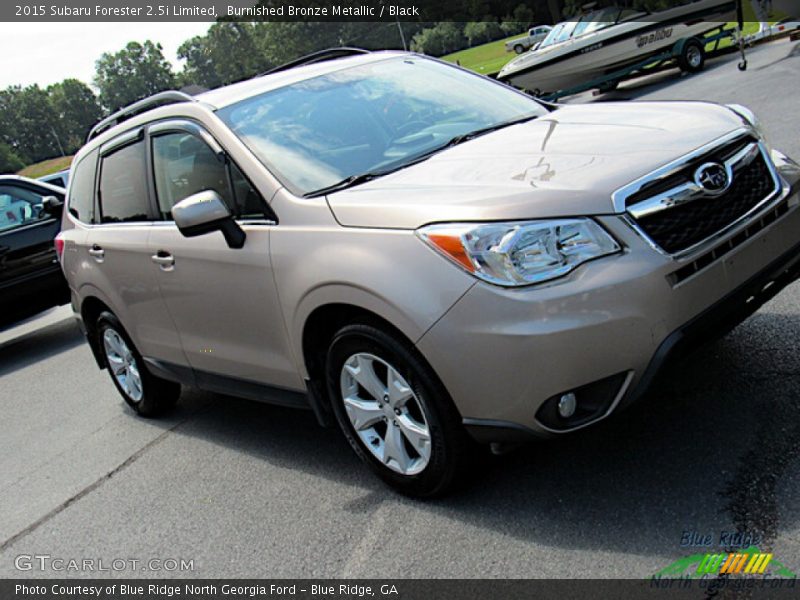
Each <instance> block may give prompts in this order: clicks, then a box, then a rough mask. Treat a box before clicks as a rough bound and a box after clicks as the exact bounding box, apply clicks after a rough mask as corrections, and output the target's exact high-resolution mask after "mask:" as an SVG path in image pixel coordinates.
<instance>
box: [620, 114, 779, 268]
mask: <svg viewBox="0 0 800 600" xmlns="http://www.w3.org/2000/svg"><path fill="white" fill-rule="evenodd" d="M746 137H752V138H755V137H756V135H755V133H754V132H753V131H752V130H751V129H749V128H747V129H739V130H737V131H734V132H732V133H730V134H728V135H726V136H723V137H722V138H719V139H717V140H715V141H714V142H712V143H711V144H707V145H706V146H703V147H702V148H699V149H697V150H695V151H694V152H692V153H690V154H687V155H686V156H684V157H682V158H680V159H678V160H676V161H673V162H672V163H669V164H668V165H665V166H664V167H661V168H660V169H657V170H656V171H654V172H653V173H651V174H649V175H647V176H645V177H643V178H641V179H638V180H636V181H635V182H633V183H631V184H629V185H627V186H625V187H623V188H621V189H620V190H618V191H617V192H615V193H614V195H613V201H614V206H615V208H617V209H621V210H620V211H619V212H623V214H622V215H621V217H622V220H623V222H624V223H625V224H626V225H628V226H629V227H630V228H631V229H632V230H633V231H634V232H635V233H636V234H637V235H638V236H639V237H641V238H642V239H644V240H645V241H646V242H647V243H648V245H650V246H651V247H652V248H653V249H655V250H656V251H658V252H659V253H661V254H663V255H664V256H668V257H670V258H673V259H676V260H677V259H682V258H687V257H689V256H691V255H693V254H696V253H699V252H702V251H705V250H707V249H709V248H710V247H712V246H714V245H715V244H717V243H719V242H720V241H722V240H723V239H724V238H725V237H726V236H729V235H733V234H735V233H736V232H737V231H738V230H739V229H741V228H742V227H743V226H745V225H746V224H747V223H748V222H749V221H750V220H751V219H752V218H754V217H755V216H756V215H758V214H760V213H761V212H763V211H765V210H766V209H767V208H768V205H771V204H774V201H776V197H777V199H779V198H780V195H781V190H782V189H783V184H782V180H781V178H780V176H779V174H778V172H777V170H776V168H775V165H774V163H773V161H772V158H771V156H770V153H769V150H768V149H767V147H766V146H765V145H764V143H763V142H761V141H758V142H753V143H751V144H748V145H747V146H746V147H745V148H743V149H742V150H740V151H738V152H737V153H736V154H735V155H734V156H733V157H731V158H729V159H728V160H727V161H725V165H726V168H727V167H728V166H729V165H730V166H731V168H739V169H741V168H743V167H746V166H748V165H749V164H750V163H751V162H752V161H753V159H755V158H756V157H759V156H760V157H761V158H762V160H763V161H764V163H765V165H766V167H767V170H768V172H769V174H770V177H771V180H772V183H773V186H772V188H771V191H770V192H769V193H768V194H766V196H765V197H764V198H762V199H761V200H760V201H758V203H757V204H755V205H754V206H753V207H752V208H751V209H750V210H749V211H747V212H746V213H745V214H743V215H741V216H740V217H738V218H737V219H736V220H734V221H733V222H731V223H729V224H728V225H726V226H724V227H722V228H721V229H719V230H718V231H716V232H714V233H713V234H711V235H710V236H708V237H707V238H705V239H703V240H700V241H699V242H697V243H695V244H693V245H691V246H689V247H687V248H683V249H681V250H678V251H675V252H668V251H666V250H664V249H663V248H661V247H660V246H659V245H658V244H657V243H656V242H655V241H654V240H653V239H652V238H651V237H650V236H649V235H648V234H647V233H646V232H645V231H644V230H643V229H642V227H641V226H640V225H639V224H638V223H637V221H636V215H638V216H639V217H640V218H641V217H644V216H647V215H653V214H655V213H657V212H660V211H662V210H667V209H669V208H674V207H675V206H679V205H683V204H685V203H686V202H689V201H694V200H697V201H700V202H702V199H703V197H702V196H695V197H691V195H690V194H688V193H686V192H685V190H684V188H688V187H690V186H692V183H691V182H690V183H687V184H686V185H681V186H678V187H676V188H673V189H671V190H668V191H667V192H664V193H660V194H657V195H655V196H654V197H653V198H648V199H646V200H643V201H640V202H637V203H636V204H635V205H634V206H633V207H627V210H626V202H627V200H628V198H630V197H631V196H633V195H635V194H637V193H640V192H641V190H642V189H643V188H645V187H646V186H648V185H650V184H653V183H654V182H658V181H663V180H666V179H667V178H669V177H672V176H675V175H677V174H679V173H680V172H681V171H682V170H684V169H685V168H686V167H687V166H688V165H689V164H691V163H692V162H693V161H696V160H697V159H698V158H700V157H702V156H703V155H706V154H709V153H713V152H714V151H715V150H716V149H721V148H722V147H724V146H726V145H728V144H731V143H733V142H735V141H736V140H738V139H740V138H742V139H744V138H746ZM729 174H730V173H729ZM675 190H683V191H684V194H686V195H685V196H684V195H681V196H680V197H679V198H678V201H677V202H675V201H665V199H664V198H663V197H664V196H666V195H668V194H672V193H674V192H675ZM706 197H708V196H706ZM632 209H633V210H632ZM634 211H636V215H634Z"/></svg>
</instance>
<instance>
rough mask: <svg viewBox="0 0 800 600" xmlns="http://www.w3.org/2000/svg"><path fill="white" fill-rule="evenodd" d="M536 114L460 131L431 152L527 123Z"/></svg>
mask: <svg viewBox="0 0 800 600" xmlns="http://www.w3.org/2000/svg"><path fill="white" fill-rule="evenodd" d="M538 116H539V115H527V116H525V117H519V118H517V119H511V120H509V121H502V122H501V123H496V124H494V125H489V126H488V127H481V128H480V129H476V130H475V131H470V132H469V133H462V134H461V135H457V136H455V137H453V138H450V140H448V141H447V142H446V143H445V144H444V145H442V146H438V147H437V148H435V149H434V150H433V152H438V151H439V150H444V149H445V148H452V147H453V146H458V145H459V144H463V143H464V142H468V141H470V140H474V139H475V138H476V137H480V136H482V135H486V134H487V133H491V132H493V131H497V130H498V129H505V128H506V127H511V126H512V125H519V124H520V123H527V122H528V121H533V120H534V119H535V118H537V117H538Z"/></svg>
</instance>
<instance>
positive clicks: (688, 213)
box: [636, 152, 775, 254]
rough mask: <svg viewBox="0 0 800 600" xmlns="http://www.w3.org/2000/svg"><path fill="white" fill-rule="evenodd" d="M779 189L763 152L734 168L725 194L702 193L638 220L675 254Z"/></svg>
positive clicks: (752, 207)
mask: <svg viewBox="0 0 800 600" xmlns="http://www.w3.org/2000/svg"><path fill="white" fill-rule="evenodd" d="M774 190H775V182H774V180H773V178H772V174H771V172H770V169H769V166H768V165H767V162H766V158H765V157H764V155H763V153H761V152H759V153H758V155H757V156H756V158H754V159H753V160H752V162H750V163H749V164H747V165H746V166H743V167H741V168H739V169H734V171H733V182H732V184H731V187H730V188H729V189H728V191H726V192H725V193H724V194H722V195H721V196H716V197H707V196H705V197H701V198H697V199H695V200H692V201H690V202H687V203H685V204H681V205H678V206H674V207H671V208H669V209H665V210H661V211H659V212H655V213H653V214H650V215H647V216H643V217H640V218H639V219H637V220H636V222H637V223H638V225H639V227H640V228H641V229H642V231H643V232H644V233H645V234H646V235H647V236H648V237H650V239H651V240H652V241H653V242H654V243H655V244H657V245H658V246H659V247H660V248H662V249H663V250H664V251H666V252H668V253H670V254H674V253H676V252H680V251H682V250H686V249H687V248H690V247H692V246H694V245H695V244H698V243H699V242H702V241H703V240H705V239H707V238H709V237H711V236H713V235H714V234H715V233H717V232H718V231H721V230H722V229H725V228H726V227H727V226H728V225H731V224H732V223H734V222H736V221H737V220H739V219H740V218H742V217H743V216H744V215H746V214H747V213H749V212H750V211H751V210H753V209H754V208H755V207H756V206H757V205H758V204H760V203H761V202H762V201H763V200H764V199H766V198H767V197H768V196H769V195H770V194H771V193H772V192H773V191H774Z"/></svg>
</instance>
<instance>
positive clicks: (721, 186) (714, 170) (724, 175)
mask: <svg viewBox="0 0 800 600" xmlns="http://www.w3.org/2000/svg"><path fill="white" fill-rule="evenodd" d="M694 181H695V183H696V184H697V185H698V186H700V187H701V188H703V190H704V191H705V192H706V193H708V194H711V195H712V196H718V195H719V194H723V193H725V192H726V191H728V188H729V187H731V176H730V174H729V173H728V170H727V169H726V168H725V167H724V166H723V165H721V164H719V163H706V164H704V165H703V166H701V167H700V168H699V169H697V171H695V173H694Z"/></svg>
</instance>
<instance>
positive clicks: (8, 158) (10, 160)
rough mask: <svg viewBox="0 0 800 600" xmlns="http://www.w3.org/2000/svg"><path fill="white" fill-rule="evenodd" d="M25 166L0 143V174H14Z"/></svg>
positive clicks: (6, 146) (12, 152)
mask: <svg viewBox="0 0 800 600" xmlns="http://www.w3.org/2000/svg"><path fill="white" fill-rule="evenodd" d="M24 166H25V163H24V162H23V161H22V159H21V158H20V157H19V156H17V155H16V154H15V153H14V151H13V150H12V149H11V146H9V145H8V144H6V143H5V142H0V173H16V172H17V171H19V170H20V169H22V168H23V167H24Z"/></svg>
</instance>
